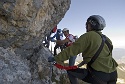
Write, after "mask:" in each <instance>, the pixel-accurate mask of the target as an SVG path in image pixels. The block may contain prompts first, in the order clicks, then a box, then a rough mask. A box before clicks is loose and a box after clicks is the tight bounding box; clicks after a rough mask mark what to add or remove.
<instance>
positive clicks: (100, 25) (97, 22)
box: [87, 15, 106, 31]
mask: <svg viewBox="0 0 125 84" xmlns="http://www.w3.org/2000/svg"><path fill="white" fill-rule="evenodd" d="M87 22H89V23H90V24H91V25H92V27H93V28H94V30H97V31H100V30H103V29H104V27H105V26H106V23H105V20H104V18H103V17H101V16H100V15H92V16H90V17H89V18H88V19H87Z"/></svg>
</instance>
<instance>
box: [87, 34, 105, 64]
mask: <svg viewBox="0 0 125 84" xmlns="http://www.w3.org/2000/svg"><path fill="white" fill-rule="evenodd" d="M96 33H98V34H99V35H100V36H101V38H102V43H101V45H100V47H99V49H98V50H97V52H96V53H95V54H94V56H93V57H92V59H91V60H90V62H89V63H88V64H87V65H89V66H90V65H91V64H92V63H93V62H94V61H95V60H96V59H97V57H98V56H99V54H100V52H101V51H102V48H103V46H104V43H105V41H106V36H105V35H103V34H100V33H99V32H96Z"/></svg>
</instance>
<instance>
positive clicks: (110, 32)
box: [57, 0, 125, 48]
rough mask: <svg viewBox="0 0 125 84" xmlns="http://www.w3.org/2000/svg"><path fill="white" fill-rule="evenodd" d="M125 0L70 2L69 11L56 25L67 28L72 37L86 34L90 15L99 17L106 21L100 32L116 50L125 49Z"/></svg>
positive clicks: (81, 0)
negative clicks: (86, 25)
mask: <svg viewBox="0 0 125 84" xmlns="http://www.w3.org/2000/svg"><path fill="white" fill-rule="evenodd" d="M124 8H125V0H71V5H70V8H69V10H68V11H67V12H66V14H65V16H64V18H63V19H62V20H61V21H60V22H59V24H58V25H57V26H58V28H60V29H63V28H65V27H66V28H68V29H69V30H70V33H72V34H73V35H78V36H80V35H82V34H83V33H85V32H86V30H85V23H86V19H87V18H88V17H89V16H90V15H95V14H97V15H101V16H102V17H103V18H104V19H105V21H106V27H105V29H104V30H103V31H102V33H103V34H105V35H107V36H108V37H109V38H110V39H111V40H112V42H113V44H114V47H115V48H116V47H117V48H125V9H124Z"/></svg>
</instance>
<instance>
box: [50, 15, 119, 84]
mask: <svg viewBox="0 0 125 84" xmlns="http://www.w3.org/2000/svg"><path fill="white" fill-rule="evenodd" d="M105 26H106V24H105V20H104V19H103V18H102V17H101V16H99V15H92V16H90V17H89V18H88V19H87V22H86V31H87V32H86V33H85V34H83V35H81V36H80V38H79V39H78V40H77V41H76V42H74V43H73V45H72V46H70V47H67V48H66V49H65V50H63V51H62V52H61V53H59V54H58V55H57V56H55V57H54V58H53V57H49V58H48V61H50V62H52V61H56V62H57V63H58V62H61V61H62V62H63V61H64V60H67V59H69V58H70V56H76V55H78V54H79V53H82V56H83V59H84V61H85V63H88V62H89V61H90V60H91V58H92V57H93V55H94V54H95V53H96V52H97V50H98V48H99V47H100V45H101V42H102V38H101V36H100V35H99V34H98V33H96V32H99V33H100V34H102V32H101V30H103V29H104V27H105ZM95 31H96V32H95ZM106 40H107V41H108V42H109V43H110V44H111V45H112V42H111V40H110V39H109V38H108V37H106ZM117 66H118V64H117V63H116V61H115V60H114V59H113V57H112V51H110V50H109V48H108V46H107V45H106V44H104V47H103V49H102V51H101V53H100V54H99V56H98V58H97V59H96V60H95V61H94V63H93V64H92V65H91V68H92V70H93V72H95V75H96V76H97V77H99V78H100V79H101V80H103V81H105V82H106V83H107V84H116V81H117V71H116V67H117ZM90 79H91V77H90ZM83 81H84V79H83ZM73 82H75V83H73ZM87 82H89V83H92V84H99V83H97V82H95V80H94V79H93V80H88V81H87ZM71 84H77V82H76V81H74V80H73V81H72V82H71Z"/></svg>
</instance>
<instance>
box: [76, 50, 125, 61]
mask: <svg viewBox="0 0 125 84" xmlns="http://www.w3.org/2000/svg"><path fill="white" fill-rule="evenodd" d="M112 55H113V58H114V59H115V60H116V61H117V62H120V63H121V62H122V63H125V49H123V48H114V49H113V51H112ZM82 59H83V58H82V56H81V54H80V55H78V56H77V59H76V60H78V61H81V60H82Z"/></svg>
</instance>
